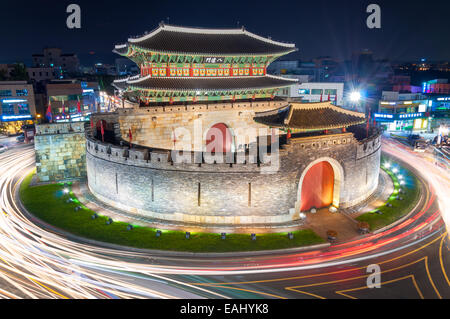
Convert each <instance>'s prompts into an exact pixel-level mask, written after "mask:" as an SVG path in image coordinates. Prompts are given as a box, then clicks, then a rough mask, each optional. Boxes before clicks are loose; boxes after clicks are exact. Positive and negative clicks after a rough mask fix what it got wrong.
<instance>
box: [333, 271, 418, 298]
mask: <svg viewBox="0 0 450 319" xmlns="http://www.w3.org/2000/svg"><path fill="white" fill-rule="evenodd" d="M405 279H411V280H412V282H413V285H414V287H415V288H416V291H417V293H418V294H419V296H420V299H425V298H424V297H423V294H422V291H421V290H420V288H419V286H418V285H417V281H416V278H415V277H414V275H409V276H405V277H401V278H397V279H393V280H389V281H386V282H382V283H381V285H386V284H390V283H393V282H398V281H402V280H405ZM364 289H370V288H369V287H367V286H363V287H358V288H352V289H346V290H339V291H336V293H337V294H339V295H342V296H344V297H347V298H350V299H358V298H356V297H353V296H351V295H348V294H346V292H351V291H358V290H364Z"/></svg>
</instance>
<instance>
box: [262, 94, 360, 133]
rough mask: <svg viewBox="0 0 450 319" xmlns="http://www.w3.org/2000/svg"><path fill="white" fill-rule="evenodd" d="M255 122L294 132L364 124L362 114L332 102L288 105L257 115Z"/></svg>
mask: <svg viewBox="0 0 450 319" xmlns="http://www.w3.org/2000/svg"><path fill="white" fill-rule="evenodd" d="M254 120H255V122H257V123H260V124H264V125H267V126H271V127H277V128H286V129H287V128H289V129H293V130H294V131H297V132H301V131H310V130H328V129H336V128H343V127H349V126H353V125H358V124H362V123H364V122H365V115H364V114H363V113H359V112H354V111H349V110H346V109H343V108H341V107H338V106H335V105H333V104H332V102H330V101H328V102H320V103H290V104H289V105H288V106H284V107H282V108H279V109H277V110H273V111H269V112H264V113H257V114H256V116H255V117H254Z"/></svg>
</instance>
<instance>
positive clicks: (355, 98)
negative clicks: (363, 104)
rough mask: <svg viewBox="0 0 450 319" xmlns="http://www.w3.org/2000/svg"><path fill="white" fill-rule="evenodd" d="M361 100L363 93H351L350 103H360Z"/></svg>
mask: <svg viewBox="0 0 450 319" xmlns="http://www.w3.org/2000/svg"><path fill="white" fill-rule="evenodd" d="M360 100H361V93H360V92H358V91H353V92H352V93H350V101H352V102H359V101H360Z"/></svg>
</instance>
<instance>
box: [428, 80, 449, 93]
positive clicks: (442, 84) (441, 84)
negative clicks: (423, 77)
mask: <svg viewBox="0 0 450 319" xmlns="http://www.w3.org/2000/svg"><path fill="white" fill-rule="evenodd" d="M422 92H423V93H431V94H450V83H448V79H436V80H431V81H427V82H424V83H423V84H422Z"/></svg>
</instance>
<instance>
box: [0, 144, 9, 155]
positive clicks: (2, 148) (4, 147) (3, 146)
mask: <svg viewBox="0 0 450 319" xmlns="http://www.w3.org/2000/svg"><path fill="white" fill-rule="evenodd" d="M7 149H8V146H6V145H2V144H0V153H3V152H4V151H6V150H7Z"/></svg>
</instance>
